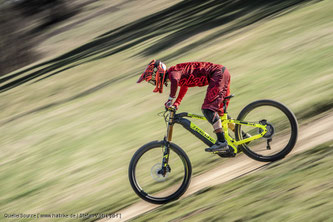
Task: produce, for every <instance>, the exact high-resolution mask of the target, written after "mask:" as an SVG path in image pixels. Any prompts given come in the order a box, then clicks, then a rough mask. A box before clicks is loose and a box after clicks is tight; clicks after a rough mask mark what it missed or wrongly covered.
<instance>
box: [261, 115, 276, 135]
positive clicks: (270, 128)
mask: <svg viewBox="0 0 333 222" xmlns="http://www.w3.org/2000/svg"><path fill="white" fill-rule="evenodd" d="M259 123H260V124H262V125H266V129H267V132H266V133H265V135H264V136H263V137H264V138H266V139H270V138H272V136H273V135H274V132H275V129H274V126H273V125H272V124H271V123H269V122H267V120H265V119H263V120H260V121H259ZM262 132H263V130H262V129H260V128H259V133H262Z"/></svg>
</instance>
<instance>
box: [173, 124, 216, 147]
mask: <svg viewBox="0 0 333 222" xmlns="http://www.w3.org/2000/svg"><path fill="white" fill-rule="evenodd" d="M175 123H179V124H180V125H182V126H183V127H184V128H185V129H187V130H188V131H190V132H191V133H192V134H193V135H194V136H196V137H197V138H198V139H200V140H201V141H202V142H204V143H205V144H206V145H208V146H213V145H214V143H215V141H214V142H213V141H210V140H209V139H207V138H206V137H204V136H203V135H201V134H200V133H199V132H197V131H195V130H194V129H192V128H191V121H189V120H188V119H184V118H180V119H177V120H176V121H175ZM193 125H194V124H193V123H192V127H193ZM199 130H201V129H199ZM202 132H203V131H202Z"/></svg>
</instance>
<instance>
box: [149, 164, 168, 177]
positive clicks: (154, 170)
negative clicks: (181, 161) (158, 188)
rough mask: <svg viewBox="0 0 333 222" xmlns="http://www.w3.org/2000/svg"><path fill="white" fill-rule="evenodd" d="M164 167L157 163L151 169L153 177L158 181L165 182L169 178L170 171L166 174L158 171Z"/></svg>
mask: <svg viewBox="0 0 333 222" xmlns="http://www.w3.org/2000/svg"><path fill="white" fill-rule="evenodd" d="M161 169H162V164H161V163H156V164H155V165H154V166H153V167H152V168H151V170H150V175H151V177H152V178H153V179H154V180H155V181H157V182H163V181H165V180H166V179H167V178H168V175H169V172H166V174H165V176H163V175H162V174H160V173H158V172H159V171H160V170H161Z"/></svg>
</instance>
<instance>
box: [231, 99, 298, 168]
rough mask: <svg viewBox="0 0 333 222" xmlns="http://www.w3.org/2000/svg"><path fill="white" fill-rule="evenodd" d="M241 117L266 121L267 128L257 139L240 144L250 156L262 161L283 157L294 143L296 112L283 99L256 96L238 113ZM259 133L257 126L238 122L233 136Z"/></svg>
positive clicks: (241, 118) (241, 136)
mask: <svg viewBox="0 0 333 222" xmlns="http://www.w3.org/2000/svg"><path fill="white" fill-rule="evenodd" d="M237 119H238V120H240V121H245V122H255V123H259V124H262V125H266V128H267V132H266V134H265V135H264V136H263V137H261V138H260V139H257V140H253V141H251V142H249V143H247V144H243V145H241V148H242V150H243V151H244V153H245V154H246V155H248V156H249V157H251V158H253V159H255V160H258V161H263V162H270V161H276V160H279V159H282V158H284V157H285V156H286V155H287V154H288V153H289V152H290V151H291V150H292V149H293V148H294V146H295V144H296V141H297V135H298V124H297V120H296V117H295V115H294V114H293V113H292V112H291V111H290V110H289V109H288V108H287V107H286V106H285V105H283V104H282V103H279V102H276V101H273V100H258V101H255V102H252V103H250V104H249V105H247V106H246V107H245V108H244V109H243V110H242V111H241V112H240V113H239V115H238V117H237ZM260 133H262V130H261V129H259V128H255V127H251V126H247V125H240V124H237V125H236V128H235V136H236V140H242V139H243V138H244V137H245V135H246V134H247V135H248V136H253V135H257V134H260Z"/></svg>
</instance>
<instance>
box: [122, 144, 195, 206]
mask: <svg viewBox="0 0 333 222" xmlns="http://www.w3.org/2000/svg"><path fill="white" fill-rule="evenodd" d="M164 147H165V142H164V141H153V142H150V143H148V144H146V145H144V146H142V147H141V148H140V149H139V150H138V151H137V152H136V153H135V154H134V156H133V157H132V160H131V162H130V165H129V171H128V176H129V180H130V183H131V186H132V188H133V190H134V191H135V193H136V194H137V195H138V196H139V197H140V198H142V199H144V200H146V201H148V202H150V203H154V204H164V203H168V202H170V201H173V200H176V199H178V198H179V197H180V196H182V195H183V194H184V193H185V191H186V190H187V188H188V186H189V183H190V179H191V174H192V167H191V163H190V160H189V158H188V157H187V155H186V153H185V152H184V151H183V150H182V149H181V148H180V147H179V146H177V145H176V144H173V143H170V153H169V161H168V166H167V167H166V168H165V169H166V173H165V174H164V175H163V173H161V169H162V159H163V153H164Z"/></svg>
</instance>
